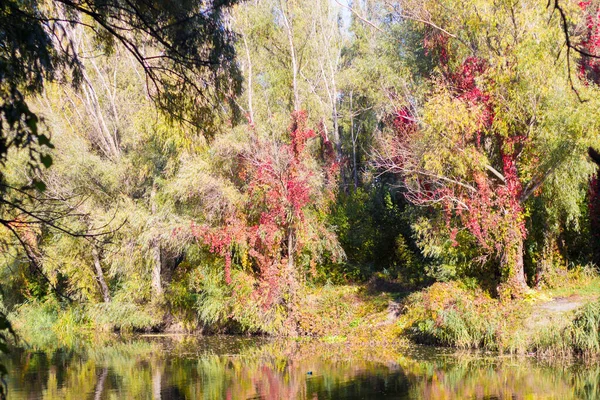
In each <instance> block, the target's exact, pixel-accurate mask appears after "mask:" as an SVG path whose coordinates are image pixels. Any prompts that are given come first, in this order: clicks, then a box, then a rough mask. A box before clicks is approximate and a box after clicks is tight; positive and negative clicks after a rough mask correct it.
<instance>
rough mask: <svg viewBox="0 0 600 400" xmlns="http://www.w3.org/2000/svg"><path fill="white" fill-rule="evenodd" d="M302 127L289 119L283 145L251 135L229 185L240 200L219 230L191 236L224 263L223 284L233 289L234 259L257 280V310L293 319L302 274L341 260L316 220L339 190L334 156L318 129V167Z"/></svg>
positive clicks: (301, 120) (302, 116)
mask: <svg viewBox="0 0 600 400" xmlns="http://www.w3.org/2000/svg"><path fill="white" fill-rule="evenodd" d="M306 121H307V117H306V113H305V112H296V113H294V114H292V122H291V125H290V128H289V130H288V132H289V133H288V134H289V137H288V140H287V143H280V142H278V141H272V140H268V139H261V138H259V137H258V136H257V135H256V134H255V133H254V134H253V138H252V139H251V142H250V145H249V146H248V147H247V148H246V149H245V150H244V151H242V152H241V153H239V154H238V155H237V156H236V157H235V158H236V159H237V161H238V165H237V167H236V171H237V177H232V180H234V181H237V186H238V187H239V190H240V192H241V194H242V196H243V197H242V200H241V201H240V202H239V203H238V204H236V205H235V207H231V208H230V209H229V210H227V211H226V212H225V213H224V215H223V216H222V219H221V221H218V223H217V224H215V225H216V226H215V225H213V226H210V225H199V224H193V225H192V233H193V235H194V236H196V237H197V238H198V239H199V240H200V241H201V242H203V243H204V244H206V245H207V246H208V247H209V249H210V251H211V252H213V253H215V254H217V255H219V256H221V257H223V258H224V260H225V263H224V279H225V282H226V283H227V284H231V283H232V266H233V262H234V259H237V261H238V262H237V264H238V265H239V268H241V269H250V271H252V273H253V274H254V275H255V276H257V277H258V279H259V281H260V286H259V288H258V291H257V292H255V294H256V295H257V296H258V298H259V299H260V300H259V303H260V304H261V305H262V307H264V308H265V309H270V308H271V307H272V306H274V305H282V304H283V305H285V307H286V309H287V311H288V312H289V314H290V317H291V318H293V317H294V307H295V304H296V300H295V299H296V295H297V293H298V291H299V285H300V282H301V280H302V278H303V277H304V275H305V273H306V272H309V271H310V272H313V273H314V272H315V271H314V269H315V264H316V262H317V261H318V260H319V259H321V257H322V256H323V255H329V256H331V257H340V256H341V253H340V251H339V250H338V248H337V247H338V246H337V240H336V238H335V236H334V235H333V234H332V232H331V231H330V230H329V229H328V227H327V226H326V225H325V224H324V213H322V212H319V210H323V209H327V203H328V201H329V200H330V199H331V198H332V194H333V190H334V189H335V185H336V183H337V181H336V173H337V172H336V171H337V165H336V164H335V161H334V159H332V157H335V151H334V149H333V146H332V144H331V143H330V142H327V141H326V140H325V138H324V134H323V132H322V128H321V135H322V138H323V140H324V142H323V146H324V147H323V151H325V152H326V155H325V159H326V163H325V164H324V165H322V166H318V164H317V165H315V164H316V162H315V161H316V160H315V159H314V157H313V156H311V153H310V151H309V140H310V139H312V138H314V137H315V136H316V133H315V131H313V130H311V129H308V127H307V126H306ZM302 258H304V259H302ZM311 269H312V270H313V271H311ZM292 328H293V327H292Z"/></svg>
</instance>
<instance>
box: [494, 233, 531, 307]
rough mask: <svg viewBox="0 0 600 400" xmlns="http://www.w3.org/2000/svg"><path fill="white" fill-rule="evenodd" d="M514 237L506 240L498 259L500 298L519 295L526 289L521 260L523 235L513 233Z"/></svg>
mask: <svg viewBox="0 0 600 400" xmlns="http://www.w3.org/2000/svg"><path fill="white" fill-rule="evenodd" d="M513 234H514V237H512V238H511V239H510V240H508V241H507V243H506V244H505V247H504V251H503V253H502V257H501V260H500V268H501V272H502V283H501V284H500V285H499V286H498V294H499V295H500V297H501V298H504V299H508V298H518V297H521V296H522V295H523V294H524V292H525V291H526V290H527V289H528V286H527V279H526V276H525V264H524V261H523V237H522V236H521V235H520V234H519V233H516V232H515V233H513Z"/></svg>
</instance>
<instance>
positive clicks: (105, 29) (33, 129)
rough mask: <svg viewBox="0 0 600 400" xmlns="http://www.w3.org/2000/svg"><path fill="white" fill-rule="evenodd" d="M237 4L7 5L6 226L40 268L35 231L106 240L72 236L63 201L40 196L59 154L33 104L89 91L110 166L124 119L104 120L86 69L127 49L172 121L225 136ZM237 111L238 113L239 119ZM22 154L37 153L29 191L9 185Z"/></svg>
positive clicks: (1, 120) (0, 137) (0, 151)
mask: <svg viewBox="0 0 600 400" xmlns="http://www.w3.org/2000/svg"><path fill="white" fill-rule="evenodd" d="M233 4H235V1H219V2H202V3H198V2H194V1H183V2H176V3H171V2H159V1H157V2H148V1H120V0H115V1H108V2H106V1H94V0H92V1H85V0H84V1H71V0H56V1H46V2H44V1H26V2H21V1H16V0H9V1H6V2H3V3H2V5H0V22H1V23H0V30H1V32H2V35H1V36H2V39H1V41H2V50H1V53H2V59H3V60H5V61H4V62H3V63H2V65H1V66H0V68H1V71H0V75H1V76H0V95H1V98H2V100H1V104H0V164H1V165H2V170H1V171H0V185H1V188H0V189H1V190H2V193H1V194H0V203H2V204H1V208H0V212H1V214H2V215H1V218H0V223H1V224H2V225H3V226H4V227H5V228H6V229H8V231H10V232H12V233H13V234H14V235H15V237H16V239H17V240H18V241H19V242H20V243H21V244H22V245H23V246H24V247H25V248H26V253H27V254H28V256H29V258H30V259H31V261H32V263H34V264H35V261H34V259H35V258H36V257H35V254H34V253H35V251H34V250H33V247H35V246H33V245H32V243H33V242H32V243H28V242H27V240H25V239H24V238H23V232H21V231H23V230H24V229H26V228H24V227H25V226H27V225H28V224H34V225H35V224H43V225H47V226H50V227H52V228H54V229H57V230H58V231H61V232H63V233H67V234H72V235H74V236H86V237H94V236H97V235H99V233H98V232H96V233H94V234H89V233H86V231H85V230H84V231H71V230H69V229H68V228H67V227H66V225H64V224H63V222H64V220H65V219H66V217H67V216H68V214H60V212H59V211H58V210H59V209H56V208H53V207H55V205H56V204H57V203H60V199H56V198H51V197H50V196H45V197H44V196H38V195H36V194H35V193H32V192H30V189H31V188H33V187H35V188H37V189H41V190H43V189H44V188H45V184H44V183H43V182H42V180H41V179H40V175H41V172H42V167H46V168H47V167H49V166H50V165H51V164H52V158H51V156H50V154H49V151H50V150H51V149H52V148H53V147H54V145H53V144H52V143H51V142H50V138H49V137H50V136H49V135H48V134H47V133H42V132H44V131H43V130H42V127H43V126H41V125H40V124H39V121H40V118H39V117H38V115H37V114H36V113H35V112H33V111H32V109H31V107H30V103H31V101H30V100H31V99H32V98H34V97H35V96H37V95H39V94H41V93H42V92H43V91H44V89H45V88H47V87H48V84H49V83H52V82H60V83H61V84H63V85H64V84H67V83H70V84H71V85H72V86H73V88H74V89H75V91H77V90H79V89H81V90H82V92H83V93H84V95H85V99H86V100H85V103H86V107H87V111H88V113H89V115H91V116H93V117H94V118H95V121H96V123H95V124H94V127H95V128H97V129H98V134H97V135H96V139H97V140H98V143H97V144H98V146H99V149H101V150H102V151H104V153H105V155H106V156H107V157H111V158H115V157H118V156H119V151H120V147H119V132H118V130H116V129H113V128H114V127H116V123H115V121H116V119H118V118H119V117H118V115H114V116H113V117H114V118H115V120H113V121H109V120H107V119H106V118H105V115H103V111H102V109H101V107H100V104H99V101H100V100H99V97H98V95H97V93H96V92H95V91H94V87H93V85H92V84H91V82H90V78H89V75H90V72H89V71H88V70H87V69H86V67H92V66H93V67H94V68H95V69H96V70H98V67H97V65H95V64H94V61H93V60H92V61H91V62H88V63H87V65H85V64H86V63H84V62H83V61H82V53H84V52H85V51H86V50H89V51H94V52H104V53H106V54H110V53H112V52H114V51H116V50H118V49H119V48H121V49H124V50H125V51H126V52H128V54H129V55H130V57H132V59H133V60H134V61H135V62H136V63H137V64H138V66H139V67H140V68H141V69H142V71H143V73H144V77H145V84H146V90H147V95H148V96H150V97H151V98H152V99H153V100H154V102H155V104H156V105H157V106H158V107H159V108H160V109H162V110H163V111H164V112H165V113H166V115H168V117H169V118H170V119H171V120H178V121H183V122H186V123H188V124H190V126H193V127H195V129H197V130H198V131H199V132H200V133H201V134H203V135H206V136H210V135H211V134H212V133H214V131H215V129H216V128H215V126H216V121H217V119H218V114H219V113H218V112H215V109H217V105H219V106H222V105H223V104H230V105H231V104H232V101H233V97H232V96H233V95H235V94H236V93H237V91H238V90H239V79H238V74H237V67H236V64H235V62H234V47H233V42H234V35H233V34H232V32H231V31H230V30H229V29H228V28H227V23H226V15H225V13H226V11H227V10H228V9H229V8H230V7H231V6H232V5H233ZM82 31H88V32H89V33H91V35H92V36H93V38H94V43H93V44H92V45H90V44H89V43H87V44H86V43H82ZM86 46H89V47H91V48H88V49H86V48H85V47H86ZM113 108H115V107H114V104H113ZM234 108H235V107H233V108H230V111H232V115H234V114H235V113H234V110H233V109H234ZM115 109H116V108H115ZM111 125H112V126H111ZM13 149H15V150H19V149H22V150H25V151H26V152H28V157H27V166H28V170H29V174H28V180H29V182H27V181H26V182H24V183H23V184H21V186H20V187H17V186H13V185H10V184H8V183H7V180H6V163H7V160H8V159H9V155H10V154H12V152H11V151H12V150H13ZM23 199H24V200H23ZM24 201H25V203H27V204H28V205H27V206H24V205H23V204H24ZM28 207H29V208H28ZM61 207H62V210H67V213H69V212H70V211H72V210H71V209H69V207H68V205H65V204H62V205H61ZM96 264H98V263H96ZM38 269H40V268H39V267H38ZM100 281H102V279H100Z"/></svg>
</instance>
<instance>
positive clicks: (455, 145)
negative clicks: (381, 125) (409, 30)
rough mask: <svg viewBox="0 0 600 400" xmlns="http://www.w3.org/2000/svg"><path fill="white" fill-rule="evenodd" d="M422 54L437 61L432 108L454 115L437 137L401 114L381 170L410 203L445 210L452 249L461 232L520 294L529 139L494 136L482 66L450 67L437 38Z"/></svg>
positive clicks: (472, 62)
mask: <svg viewBox="0 0 600 400" xmlns="http://www.w3.org/2000/svg"><path fill="white" fill-rule="evenodd" d="M435 40H437V41H435ZM425 48H426V49H427V51H428V52H429V54H431V55H432V56H435V57H439V59H438V60H439V65H440V69H441V77H437V78H436V81H435V82H436V84H437V86H438V88H437V89H436V90H434V92H433V93H432V95H431V96H432V99H431V100H432V103H433V104H437V106H438V107H448V108H449V109H450V110H456V111H455V112H454V111H450V112H451V113H454V114H455V115H453V116H452V117H450V118H448V119H446V120H445V121H444V122H443V123H445V124H447V125H448V128H446V129H447V132H441V133H440V132H433V131H431V128H430V127H427V126H425V125H423V124H422V121H420V120H419V118H418V116H417V115H414V114H413V112H412V111H411V110H410V109H409V108H407V107H402V108H400V109H398V110H397V111H396V115H395V117H394V118H393V123H392V128H393V131H394V133H393V134H392V135H391V137H390V138H389V139H388V141H387V142H385V144H383V146H384V150H383V152H382V157H380V160H379V166H380V167H382V168H385V169H386V170H388V171H392V172H397V173H399V174H400V179H401V181H402V186H403V188H404V191H405V196H406V198H407V199H408V200H409V201H411V202H412V203H414V204H417V205H421V206H427V207H439V208H440V209H441V210H442V214H443V216H444V218H443V220H444V223H443V224H442V226H441V227H440V228H441V229H442V230H445V231H446V234H447V235H448V237H449V238H450V240H451V241H452V243H453V245H454V246H458V245H459V242H458V241H457V238H458V236H459V233H460V231H464V230H466V231H467V232H468V233H469V234H470V235H471V236H472V237H473V238H474V240H475V242H476V243H477V246H478V247H479V253H480V255H481V257H480V259H479V260H480V261H481V262H486V261H488V260H490V259H492V260H497V261H498V262H499V265H500V274H501V276H502V281H503V282H506V283H508V287H510V288H511V289H510V290H509V292H510V291H513V292H514V290H517V291H521V290H522V288H524V287H526V283H525V277H524V272H523V240H524V239H525V238H526V234H527V232H526V229H525V219H524V209H523V199H524V197H525V196H524V185H523V183H522V181H521V178H520V176H519V167H518V164H517V158H518V157H519V155H520V154H521V152H522V150H523V148H524V147H525V146H527V144H528V139H527V138H526V137H525V136H523V135H519V134H516V133H515V134H508V135H507V134H505V133H504V134H501V133H499V132H495V129H494V122H495V118H496V115H495V108H494V107H495V99H494V96H493V94H492V93H491V92H490V90H489V87H491V86H492V85H493V82H492V81H491V80H490V78H489V77H488V74H487V72H488V69H489V66H488V63H487V62H486V60H484V59H481V58H477V57H474V56H470V57H467V58H465V59H464V60H463V61H462V62H456V61H455V62H454V63H451V62H450V61H451V59H450V55H449V48H448V40H447V37H445V36H443V35H441V34H437V35H436V36H435V37H434V38H432V37H429V36H426V38H425ZM432 112H435V110H434V111H432ZM457 115H462V116H461V117H457ZM452 118H455V119H456V120H455V121H452ZM459 118H463V119H459ZM438 135H439V137H438Z"/></svg>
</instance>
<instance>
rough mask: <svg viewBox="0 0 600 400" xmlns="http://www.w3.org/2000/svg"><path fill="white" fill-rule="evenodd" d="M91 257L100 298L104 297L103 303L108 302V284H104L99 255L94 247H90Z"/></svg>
mask: <svg viewBox="0 0 600 400" xmlns="http://www.w3.org/2000/svg"><path fill="white" fill-rule="evenodd" d="M92 257H93V258H94V268H95V270H96V280H97V281H98V285H100V292H101V293H102V298H103V299H104V302H105V303H110V291H109V290H108V285H107V284H106V280H105V279H104V272H102V265H101V264H100V255H99V254H98V250H97V249H96V248H95V247H94V248H92Z"/></svg>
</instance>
